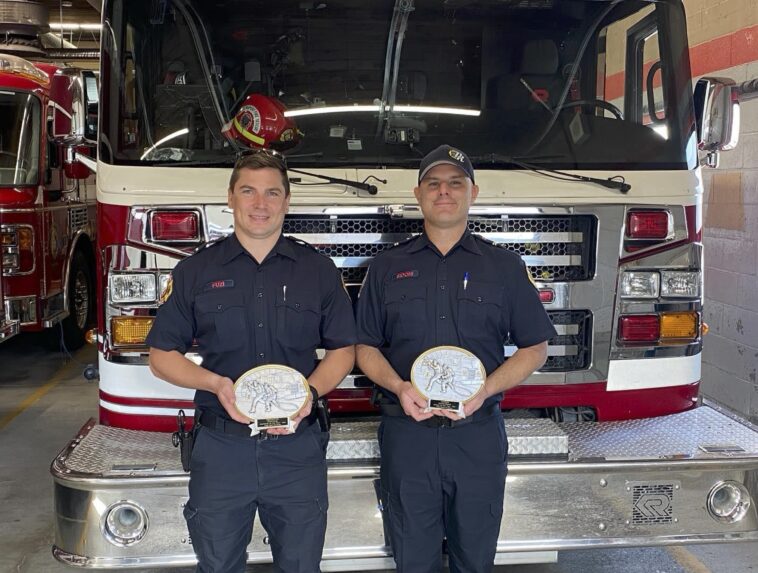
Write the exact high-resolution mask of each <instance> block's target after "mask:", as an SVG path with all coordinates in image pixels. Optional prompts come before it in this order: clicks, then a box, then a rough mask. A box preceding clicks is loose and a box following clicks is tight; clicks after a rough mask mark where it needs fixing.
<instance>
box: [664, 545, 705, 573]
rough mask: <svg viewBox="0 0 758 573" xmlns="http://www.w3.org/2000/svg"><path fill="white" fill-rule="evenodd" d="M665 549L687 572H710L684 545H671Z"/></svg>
mask: <svg viewBox="0 0 758 573" xmlns="http://www.w3.org/2000/svg"><path fill="white" fill-rule="evenodd" d="M666 551H668V552H669V555H671V557H673V558H674V561H676V562H677V563H679V565H681V566H682V567H684V570H685V571H687V573H711V570H710V569H709V568H708V567H707V566H706V565H705V563H703V562H702V561H700V559H698V558H697V557H695V556H694V555H693V554H692V553H690V552H689V551H687V550H686V549H685V548H684V547H679V546H672V547H667V548H666Z"/></svg>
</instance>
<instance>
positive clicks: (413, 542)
mask: <svg viewBox="0 0 758 573" xmlns="http://www.w3.org/2000/svg"><path fill="white" fill-rule="evenodd" d="M414 193H415V196H416V200H417V201H418V203H419V206H420V207H421V211H422V213H423V215H424V233H422V234H421V235H419V236H418V237H415V238H413V239H411V240H409V241H406V242H405V243H401V244H400V245H398V246H395V247H394V248H391V249H388V250H386V251H384V252H382V253H381V254H379V255H378V256H377V257H376V258H375V259H374V261H373V263H372V265H371V268H370V270H369V272H368V275H367V277H366V280H365V282H364V284H363V287H362V290H361V293H360V297H359V300H358V306H357V327H358V346H357V354H356V357H357V361H358V365H359V366H360V368H361V369H362V370H363V372H364V373H365V374H366V375H367V376H368V377H369V378H370V379H371V380H373V381H374V382H375V383H376V384H377V385H378V386H379V387H380V390H381V392H380V394H381V399H380V405H381V408H382V423H381V425H380V428H379V444H380V448H381V486H382V498H383V499H382V502H383V507H384V512H385V521H386V523H387V525H388V530H389V535H390V543H391V545H392V551H393V555H394V558H395V563H396V564H397V569H398V571H400V572H401V573H402V572H405V573H424V572H427V571H429V572H432V571H434V572H437V571H440V570H441V569H442V543H443V539H447V551H448V555H449V561H450V570H451V571H452V572H453V573H457V572H467V573H470V572H483V571H490V570H491V569H492V567H493V562H494V556H495V549H496V545H497V538H498V533H499V529H500V520H501V517H502V511H503V492H504V486H505V476H506V457H507V453H508V444H507V441H506V436H505V428H504V425H503V420H502V417H501V415H500V404H499V403H500V400H501V398H502V393H503V391H505V390H507V389H509V388H513V387H514V386H516V385H517V384H519V383H521V382H522V381H523V380H525V379H526V378H527V377H528V376H529V375H530V374H531V373H532V372H534V371H535V370H536V369H537V368H539V367H540V366H542V364H544V362H545V360H546V357H547V340H549V339H550V338H552V337H553V336H555V329H554V328H553V325H552V323H551V322H550V319H549V318H548V316H547V313H546V312H545V310H544V309H543V307H542V304H541V302H540V300H539V295H538V293H537V290H536V289H535V288H534V286H533V284H532V282H531V280H530V278H529V276H528V274H527V273H528V270H527V269H526V267H525V265H524V263H523V262H522V261H521V259H520V258H519V256H518V255H516V254H515V253H513V252H511V251H509V250H507V249H505V248H502V247H500V246H497V245H494V244H492V243H490V242H489V241H486V240H484V239H482V238H480V237H477V236H476V235H473V234H471V233H470V232H469V230H468V210H469V207H470V205H471V203H472V202H473V201H474V200H475V199H476V197H477V195H478V193H479V189H478V187H477V186H476V184H475V183H474V169H473V167H472V164H471V162H470V161H469V159H468V157H467V156H466V154H465V153H463V152H462V151H460V150H458V149H455V148H453V147H450V146H447V145H443V146H441V147H439V148H437V149H435V150H434V151H432V152H431V153H429V154H428V155H427V156H426V157H424V159H422V161H421V167H420V169H419V177H418V186H417V187H416V188H415V189H414ZM509 334H510V336H511V338H512V340H513V341H514V342H515V344H516V346H517V347H518V350H517V351H516V353H515V354H513V356H511V357H510V358H509V359H508V360H507V361H505V359H504V353H503V346H504V343H505V341H506V339H507V337H508V335H509ZM441 345H452V346H458V347H461V348H464V349H466V350H469V351H470V352H472V353H474V354H475V355H476V356H477V357H478V358H479V359H480V360H481V361H482V363H483V365H484V367H485V370H486V373H487V378H486V382H485V385H484V388H483V389H482V390H481V391H480V392H479V393H478V394H477V395H475V396H474V397H473V398H472V399H471V400H470V401H468V402H467V403H466V404H465V409H464V414H465V417H464V418H461V417H459V416H458V415H457V414H455V413H452V412H446V411H443V410H432V411H428V409H427V408H426V405H427V402H426V400H425V399H424V398H423V397H422V396H421V395H420V394H419V393H418V392H417V391H416V390H415V389H414V387H413V386H412V385H411V384H410V382H409V377H410V370H411V366H412V364H413V362H414V360H415V359H416V357H417V356H418V355H419V354H421V353H422V352H424V351H425V350H427V349H429V348H432V347H435V346H441Z"/></svg>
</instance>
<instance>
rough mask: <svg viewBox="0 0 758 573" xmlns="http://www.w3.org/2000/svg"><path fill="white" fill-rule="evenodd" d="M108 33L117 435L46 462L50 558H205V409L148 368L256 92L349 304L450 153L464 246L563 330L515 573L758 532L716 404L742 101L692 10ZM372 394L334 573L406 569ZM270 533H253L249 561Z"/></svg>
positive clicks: (85, 442)
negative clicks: (479, 240)
mask: <svg viewBox="0 0 758 573" xmlns="http://www.w3.org/2000/svg"><path fill="white" fill-rule="evenodd" d="M103 18H104V29H107V30H108V31H109V33H108V34H104V35H103V44H102V68H101V101H102V104H103V106H102V110H103V111H102V114H101V117H100V130H99V134H98V142H99V147H98V163H97V170H98V179H97V188H98V189H97V192H98V195H97V198H98V222H99V229H100V233H99V235H98V248H97V252H98V256H99V257H100V259H99V268H100V272H99V273H98V281H99V286H98V309H97V344H98V353H99V374H100V397H99V399H100V420H99V423H98V422H96V421H94V420H90V421H89V422H88V423H86V424H85V426H84V427H83V428H82V430H81V431H80V432H79V433H78V434H77V435H76V436H75V437H74V439H73V440H72V441H71V442H70V443H69V444H68V445H67V446H66V447H65V448H64V450H63V451H62V452H61V453H60V455H59V456H58V457H57V458H56V459H55V460H54V462H53V465H52V473H53V477H54V481H55V499H56V502H55V511H56V523H57V528H56V540H55V547H54V554H55V556H56V557H57V558H58V559H60V560H61V561H64V562H66V563H69V564H71V565H75V566H81V567H108V568H121V567H125V568H126V567H137V566H141V567H150V566H160V565H177V566H178V565H188V564H191V563H193V562H194V553H193V551H192V546H191V539H190V538H189V536H188V535H187V530H186V526H185V523H184V521H183V518H182V505H183V503H184V502H185V501H186V498H187V489H186V487H187V479H188V478H187V474H185V473H184V472H183V471H182V470H181V466H180V464H179V457H178V453H177V452H176V450H174V448H173V447H172V446H171V443H170V438H169V435H168V434H167V433H166V432H169V431H172V430H175V429H176V414H177V410H179V409H180V408H182V409H184V411H185V412H186V413H187V415H188V417H191V413H192V411H193V403H192V392H190V391H187V390H183V389H180V388H177V387H174V386H171V385H169V384H167V383H165V382H163V381H161V380H158V379H156V378H155V377H154V376H152V375H151V373H150V371H149V369H148V366H147V353H148V349H147V348H146V346H145V343H144V341H145V336H146V334H147V333H148V331H149V329H150V326H151V324H152V320H153V317H154V315H155V312H156V309H157V308H158V306H159V304H160V301H161V299H162V296H163V294H164V291H165V289H166V288H167V285H168V284H169V277H170V274H171V269H172V268H173V266H174V265H175V264H176V262H177V261H178V260H180V259H181V258H183V257H186V256H188V255H190V254H191V253H192V252H194V251H196V250H197V249H198V248H201V247H202V246H203V245H205V244H207V243H209V242H211V241H214V240H216V239H219V238H221V237H223V236H225V235H227V234H229V233H231V232H232V222H233V217H232V213H231V212H230V210H229V208H228V207H227V204H226V196H227V183H228V178H229V173H230V168H231V166H232V164H233V163H234V161H235V159H236V158H237V157H238V155H239V153H240V152H241V151H242V145H241V143H240V141H241V140H235V139H233V138H231V139H229V138H226V137H224V131H226V130H225V129H224V126H226V125H228V124H229V122H230V121H231V120H232V119H233V118H234V117H235V114H237V113H238V112H239V111H240V108H241V107H244V106H245V105H247V104H246V101H249V100H248V98H249V96H251V94H258V95H260V96H262V98H264V99H266V98H267V99H268V100H269V101H270V100H276V101H277V105H276V106H274V107H275V108H276V109H277V110H279V113H281V114H282V115H283V116H284V118H285V119H286V121H287V122H288V123H287V125H289V126H290V129H291V131H290V132H289V133H287V134H285V133H284V132H282V134H281V135H282V137H280V138H279V141H278V143H277V147H278V148H279V150H280V151H282V152H283V153H284V154H285V155H286V156H287V161H288V165H289V167H290V170H291V177H292V199H291V208H290V212H289V214H288V216H287V217H286V219H285V222H284V232H285V233H286V234H288V235H291V236H294V237H297V238H300V239H303V240H305V241H307V242H309V243H311V244H313V245H314V246H315V247H316V248H318V249H319V251H321V252H322V253H324V254H325V255H327V256H330V257H332V259H333V260H334V262H335V263H336V265H337V266H338V267H339V268H340V269H341V271H342V274H343V278H344V282H345V284H346V286H347V288H348V290H349V292H351V293H352V294H353V295H355V293H356V292H357V290H358V288H359V285H360V283H361V281H362V280H363V277H364V276H365V273H366V269H367V267H368V265H369V264H370V261H371V258H372V256H374V255H375V254H376V253H378V252H379V251H381V250H382V249H385V248H387V247H389V246H391V245H392V244H394V243H395V242H396V241H400V240H403V239H405V238H407V237H410V236H413V235H414V234H416V233H419V232H420V231H421V230H422V220H421V215H420V212H419V210H418V207H417V205H416V203H415V200H414V198H413V194H412V189H413V187H414V186H415V184H416V173H417V169H418V164H419V160H420V158H421V156H423V154H424V153H425V152H427V151H429V150H431V149H434V148H435V147H437V146H438V145H440V144H442V143H450V144H453V145H456V146H458V147H460V148H461V149H464V150H466V152H467V153H468V154H469V155H470V157H471V158H472V161H473V162H474V165H475V168H476V170H477V172H476V173H477V183H478V185H479V187H480V193H479V196H478V198H477V201H476V203H475V204H474V205H473V207H472V209H471V213H470V229H471V230H472V231H473V232H476V233H480V234H482V235H483V236H484V237H487V238H489V239H490V240H493V241H496V242H499V243H503V244H505V245H506V246H507V247H508V248H510V249H513V250H514V251H516V252H518V253H519V254H520V255H521V256H522V257H523V259H524V260H525V262H526V263H527V265H528V267H529V268H530V270H531V273H532V276H533V278H534V280H535V283H536V284H537V286H538V288H539V290H540V296H541V299H542V301H543V303H544V305H545V309H546V310H547V312H548V314H549V316H550V318H551V319H552V321H553V323H554V324H555V326H556V330H557V332H558V335H557V336H556V337H555V338H554V339H552V340H551V341H550V343H549V352H548V355H549V357H548V361H547V363H546V364H545V366H544V367H543V368H542V369H541V370H540V371H539V372H537V373H535V374H534V375H533V376H531V377H530V378H529V380H527V381H526V383H524V384H523V385H522V386H520V387H518V388H517V389H515V390H514V391H512V392H509V393H508V394H507V395H506V397H505V399H504V401H503V407H504V409H505V410H506V414H505V424H506V427H507V433H508V436H509V444H510V454H511V461H510V464H509V474H508V485H507V487H506V501H505V514H504V518H503V523H502V528H501V537H500V540H499V543H498V554H497V555H498V557H497V561H498V562H499V563H507V562H529V561H547V560H551V559H555V558H556V557H557V552H558V551H559V550H562V549H569V548H589V547H603V546H605V547H608V546H615V547H618V546H630V545H661V544H676V543H685V542H715V541H736V540H744V539H756V538H758V514H756V499H758V498H756V491H755V483H756V482H755V480H754V479H753V481H751V476H752V477H753V478H754V476H755V473H756V471H757V470H758V432H756V428H754V427H752V426H750V425H749V424H746V423H743V422H741V421H739V420H736V419H733V418H732V417H730V416H729V415H728V414H726V413H724V412H721V411H720V410H718V409H716V408H713V407H710V406H707V405H699V404H698V385H699V382H700V377H701V369H700V356H701V348H702V344H703V332H704V325H703V320H702V310H703V306H702V305H703V281H702V269H703V266H702V242H701V239H702V192H703V186H702V177H701V166H700V160H699V157H698V155H699V150H698V147H700V154H703V153H705V155H706V156H707V161H708V162H709V163H711V164H714V163H715V162H716V158H717V156H718V153H719V152H720V151H722V150H725V149H728V148H730V147H732V146H733V145H734V144H735V141H734V137H732V135H733V134H734V133H738V129H736V124H735V122H736V117H737V114H733V111H734V110H735V109H736V107H735V106H736V105H737V104H736V103H735V102H733V101H732V91H733V90H732V89H731V88H730V86H729V85H728V82H726V81H720V80H706V81H703V82H702V83H700V84H699V86H698V89H697V90H696V97H695V98H693V95H692V94H693V86H692V80H691V77H690V66H689V51H688V44H687V34H686V20H685V15H684V9H683V6H682V3H681V1H680V0H660V1H658V2H655V3H650V2H647V1H641V0H609V1H596V0H561V1H560V2H558V1H553V0H519V1H517V2H505V1H501V0H479V1H472V2H468V1H461V2H444V3H441V2H436V1H432V0H395V1H394V2H393V1H391V0H388V1H387V2H380V3H377V2H373V3H366V2H362V1H359V0H336V1H334V2H318V3H303V2H299V1H290V0H282V1H278V2H256V3H254V4H251V3H250V2H244V1H242V0H224V1H223V2H216V1H206V2H198V1H192V0H171V1H169V2H160V3H155V2H149V1H147V0H130V1H129V2H126V1H125V0H106V2H105V4H104V6H103ZM258 99H260V98H258ZM249 107H250V108H251V109H247V110H246V112H247V116H246V120H247V123H246V128H247V131H248V132H251V133H252V135H256V133H257V132H258V131H259V129H260V125H259V124H260V122H261V121H262V117H263V113H264V112H262V111H261V109H259V108H256V107H255V105H251V106H249ZM268 119H271V118H268ZM274 119H276V118H275V117H274ZM285 135H286V137H285ZM253 139H254V138H253ZM474 294H475V293H474ZM472 296H473V295H472ZM390 302H392V303H398V304H399V302H398V301H388V304H389V303H390ZM410 303H412V301H410ZM513 352H514V347H513V345H512V344H511V343H510V342H508V343H507V344H506V345H505V348H504V353H505V355H506V356H508V355H510V354H511V353H513ZM188 355H189V356H190V357H191V358H193V359H196V360H198V361H200V360H201V357H200V356H199V355H198V354H197V353H196V352H192V351H191V352H190V353H189V354H188ZM370 386H371V384H370V382H369V381H368V380H366V379H365V377H363V376H362V375H361V373H360V372H358V371H356V372H354V373H353V374H352V375H351V376H349V377H348V378H347V379H346V380H345V381H344V382H343V384H342V385H341V386H340V388H339V389H337V390H335V391H334V392H333V393H332V394H331V395H330V396H329V404H330V408H331V410H332V412H333V417H334V420H335V421H334V425H333V428H332V438H331V442H330V445H329V449H328V453H327V456H328V459H329V461H330V469H329V480H330V482H329V483H330V485H329V488H330V493H329V496H330V509H329V512H330V517H329V529H328V531H327V538H326V546H325V549H324V561H323V568H324V570H331V571H337V570H342V571H345V570H358V569H374V568H376V569H381V568H383V567H384V566H387V565H391V563H392V561H391V554H390V548H389V547H388V545H387V543H386V539H385V536H384V530H383V526H382V520H383V517H382V511H381V507H380V504H379V502H378V499H377V494H376V492H377V491H379V488H378V487H377V482H378V480H379V475H378V463H377V456H378V446H377V443H376V438H375V436H376V426H377V422H376V419H375V417H372V416H371V414H372V413H373V410H372V407H371V405H370V403H369V396H370V393H371V389H370ZM267 543H268V538H267V537H266V534H265V531H264V530H263V529H262V528H261V527H260V524H257V525H256V528H255V530H254V535H253V539H252V540H251V543H250V546H249V549H248V551H249V552H248V557H249V560H250V562H266V561H269V560H270V559H271V554H270V551H269V549H268V546H267Z"/></svg>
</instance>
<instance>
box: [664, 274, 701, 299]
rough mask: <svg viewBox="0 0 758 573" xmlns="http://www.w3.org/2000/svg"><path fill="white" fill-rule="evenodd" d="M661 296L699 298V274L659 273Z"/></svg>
mask: <svg viewBox="0 0 758 573" xmlns="http://www.w3.org/2000/svg"><path fill="white" fill-rule="evenodd" d="M661 296H664V297H666V296H668V297H687V298H696V297H699V296H700V273H698V272H689V271H661Z"/></svg>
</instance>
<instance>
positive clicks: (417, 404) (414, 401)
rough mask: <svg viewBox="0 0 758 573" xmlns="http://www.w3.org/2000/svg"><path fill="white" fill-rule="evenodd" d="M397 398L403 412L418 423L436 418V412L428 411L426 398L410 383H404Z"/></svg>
mask: <svg viewBox="0 0 758 573" xmlns="http://www.w3.org/2000/svg"><path fill="white" fill-rule="evenodd" d="M397 397H398V399H399V400H400V405H401V406H402V408H403V411H404V412H405V413H406V414H407V415H408V416H410V417H411V418H413V419H414V420H416V421H417V422H420V421H421V420H428V419H429V418H431V417H432V416H434V412H427V411H426V409H427V400H426V398H424V397H423V396H421V394H419V393H418V390H416V389H415V388H414V387H413V384H411V383H410V382H404V383H403V386H402V388H401V389H400V391H399V392H398V393H397Z"/></svg>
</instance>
